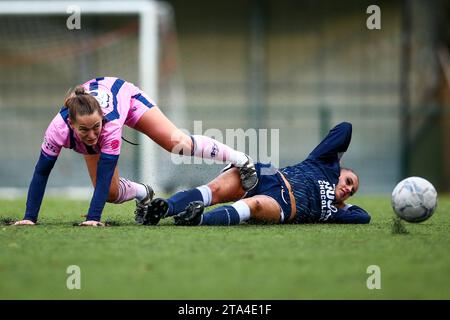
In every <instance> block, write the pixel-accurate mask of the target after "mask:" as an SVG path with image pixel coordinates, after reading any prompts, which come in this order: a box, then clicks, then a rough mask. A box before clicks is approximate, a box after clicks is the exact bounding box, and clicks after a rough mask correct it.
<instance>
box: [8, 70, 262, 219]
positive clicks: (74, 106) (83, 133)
mask: <svg viewBox="0 0 450 320" xmlns="http://www.w3.org/2000/svg"><path fill="white" fill-rule="evenodd" d="M124 125H127V126H129V127H132V128H134V129H136V130H138V131H140V132H142V133H144V134H146V135H147V136H148V137H149V138H150V139H152V140H153V141H155V142H156V143H157V144H159V145H160V146H161V147H163V148H164V149H166V150H167V151H169V152H176V153H179V154H183V155H191V156H197V157H202V158H208V159H220V160H222V161H224V162H231V163H233V164H234V165H235V166H236V167H238V168H239V170H240V177H241V181H242V186H243V188H244V189H245V190H250V189H252V188H253V187H254V186H255V185H256V183H257V181H258V177H257V174H256V170H255V167H254V164H253V162H252V160H251V159H250V158H249V157H248V156H247V155H245V154H244V153H242V152H238V151H236V150H233V149H232V148H230V147H228V146H226V145H224V144H222V143H220V142H218V141H216V140H214V139H211V138H208V137H205V136H200V135H192V136H189V135H186V134H185V133H183V132H182V131H181V130H179V129H178V128H177V127H176V126H175V125H174V124H173V123H172V122H171V121H170V120H169V119H167V118H166V117H165V116H164V114H163V113H162V112H161V110H160V109H159V108H158V107H157V106H156V105H155V103H154V102H153V101H152V100H151V99H149V98H148V97H147V95H146V94H145V93H144V92H142V91H141V90H140V89H139V88H137V87H136V86H135V85H133V84H132V83H129V82H126V81H124V80H122V79H118V78H113V77H102V78H96V79H92V80H90V81H88V82H86V83H85V84H83V85H81V86H78V87H76V88H75V90H74V91H73V92H72V93H70V94H69V96H68V97H67V98H66V100H65V102H64V106H63V107H62V109H61V110H60V112H59V113H58V114H57V115H56V116H55V118H54V119H53V120H52V122H51V123H50V125H49V126H48V128H47V130H46V132H45V136H44V142H43V143H42V147H41V154H40V157H39V160H38V162H37V164H36V168H35V171H34V174H33V178H32V180H31V183H30V187H29V190H28V197H27V204H26V212H25V216H24V218H23V220H20V221H17V222H16V223H15V225H34V224H35V223H36V221H37V217H38V214H39V209H40V206H41V203H42V199H43V196H44V192H45V188H46V185H47V180H48V177H49V175H50V172H51V170H52V168H53V166H54V164H55V162H56V160H57V157H58V155H59V153H60V151H61V149H62V148H63V147H64V148H70V149H73V150H74V151H76V152H78V153H81V154H83V155H84V158H85V161H86V165H87V168H88V171H89V175H90V178H91V180H92V184H93V186H94V188H95V189H94V194H93V196H92V199H91V203H90V207H89V211H88V213H87V218H86V221H84V222H82V223H81V225H85V226H103V223H101V222H100V220H101V214H102V211H103V208H104V206H105V202H112V203H122V202H125V201H129V200H132V199H136V211H135V214H136V221H137V222H141V221H139V219H142V217H143V216H144V215H145V213H146V210H147V206H148V204H149V203H150V201H151V200H152V198H153V190H152V188H150V187H149V186H147V185H145V184H140V183H136V182H133V181H130V180H127V179H125V178H122V177H119V172H118V169H117V161H118V158H119V154H120V147H121V142H122V141H121V136H122V128H123V126H124Z"/></svg>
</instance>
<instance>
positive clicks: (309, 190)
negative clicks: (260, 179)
mask: <svg viewBox="0 0 450 320" xmlns="http://www.w3.org/2000/svg"><path fill="white" fill-rule="evenodd" d="M351 138H352V125H351V124H350V123H348V122H342V123H340V124H338V125H337V126H335V127H334V128H333V129H331V130H330V132H329V133H328V135H327V136H326V137H325V138H324V139H323V140H322V141H321V142H320V144H319V145H318V146H317V147H316V148H315V149H314V150H313V151H312V152H311V153H310V154H309V156H308V158H306V160H304V161H302V162H300V163H298V164H296V165H293V166H288V167H285V168H282V169H280V171H281V172H282V173H283V174H284V176H285V177H286V179H287V180H288V181H289V183H290V184H291V187H292V191H293V193H294V197H295V201H296V208H297V213H296V216H295V219H294V221H295V222H296V223H317V222H334V223H367V222H369V221H370V216H369V215H368V214H367V212H366V211H365V210H363V209H362V208H360V207H357V206H346V207H345V208H343V209H338V208H336V207H335V206H334V202H335V187H336V185H337V184H338V182H339V175H340V170H341V168H340V163H339V162H340V159H341V157H342V155H343V153H344V152H345V151H347V149H348V146H349V144H350V141H351Z"/></svg>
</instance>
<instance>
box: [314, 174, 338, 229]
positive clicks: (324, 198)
mask: <svg viewBox="0 0 450 320" xmlns="http://www.w3.org/2000/svg"><path fill="white" fill-rule="evenodd" d="M317 183H318V184H319V190H320V208H321V214H320V221H326V220H328V218H330V216H331V215H332V214H333V213H336V212H337V208H336V207H335V206H334V205H333V202H334V200H335V198H336V195H335V193H334V189H335V187H336V186H335V185H334V184H333V185H331V184H330V183H329V182H328V181H325V180H318V181H317Z"/></svg>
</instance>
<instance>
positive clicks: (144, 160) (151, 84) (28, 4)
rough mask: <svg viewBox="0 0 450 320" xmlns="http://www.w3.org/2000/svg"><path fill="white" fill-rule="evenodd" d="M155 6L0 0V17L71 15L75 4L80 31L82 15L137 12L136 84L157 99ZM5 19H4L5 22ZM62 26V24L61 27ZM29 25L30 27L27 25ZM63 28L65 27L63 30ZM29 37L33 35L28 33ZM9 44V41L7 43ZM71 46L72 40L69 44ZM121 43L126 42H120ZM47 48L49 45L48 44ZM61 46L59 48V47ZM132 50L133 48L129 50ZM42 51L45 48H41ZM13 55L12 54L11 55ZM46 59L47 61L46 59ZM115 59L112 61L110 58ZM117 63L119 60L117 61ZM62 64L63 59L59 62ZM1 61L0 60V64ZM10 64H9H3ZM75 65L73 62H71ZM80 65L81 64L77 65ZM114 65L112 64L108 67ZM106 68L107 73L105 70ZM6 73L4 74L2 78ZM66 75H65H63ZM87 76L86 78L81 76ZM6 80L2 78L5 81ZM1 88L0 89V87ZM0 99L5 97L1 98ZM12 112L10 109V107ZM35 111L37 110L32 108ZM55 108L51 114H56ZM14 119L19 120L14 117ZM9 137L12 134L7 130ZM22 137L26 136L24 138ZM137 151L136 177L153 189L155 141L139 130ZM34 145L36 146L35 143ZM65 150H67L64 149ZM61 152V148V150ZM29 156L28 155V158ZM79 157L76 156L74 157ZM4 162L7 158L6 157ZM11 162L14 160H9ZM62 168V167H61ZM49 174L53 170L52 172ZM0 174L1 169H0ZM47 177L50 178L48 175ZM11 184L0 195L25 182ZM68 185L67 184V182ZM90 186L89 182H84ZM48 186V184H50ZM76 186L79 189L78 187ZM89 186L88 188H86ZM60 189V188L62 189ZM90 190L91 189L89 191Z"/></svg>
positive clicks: (139, 1)
mask: <svg viewBox="0 0 450 320" xmlns="http://www.w3.org/2000/svg"><path fill="white" fill-rule="evenodd" d="M158 6H159V4H158V3H157V2H156V1H152V0H135V1H126V2H122V1H60V0H56V1H0V19H2V17H22V16H23V17H30V16H34V17H39V16H42V17H48V16H55V17H56V16H66V17H67V18H69V16H70V15H71V11H70V8H74V7H76V8H79V13H80V20H81V30H74V31H73V32H78V33H81V32H83V17H85V16H93V15H94V16H95V15H100V16H103V17H104V16H107V15H110V16H116V15H120V16H123V15H130V16H137V20H138V23H139V26H138V30H137V34H138V35H137V37H138V40H137V42H138V49H137V50H136V51H137V56H138V57H137V60H138V62H137V64H138V76H137V75H136V77H137V81H138V85H139V87H140V88H141V89H142V90H143V91H144V92H146V93H147V94H148V95H149V96H150V97H151V98H152V99H153V100H155V101H158V59H159V57H158V54H159V50H158ZM6 23H7V22H6ZM65 28H66V27H65ZM11 29H14V26H11ZM31 29H32V28H31ZM66 31H67V30H66ZM58 37H60V38H61V37H63V36H61V35H60V34H58ZM30 38H33V37H32V36H30ZM11 46H12V45H11ZM72 46H73V44H72ZM123 46H124V47H125V46H126V44H124V45H123ZM50 49H51V48H50ZM61 50H62V49H61ZM133 52H134V51H133ZM44 53H45V52H44ZM0 54H1V51H0ZM11 56H13V54H12V55H11ZM92 60H94V61H95V58H91V60H90V61H92ZM49 63H50V62H49ZM114 63H115V62H114ZM119 63H120V61H119ZM61 64H63V62H61ZM45 66H46V65H45V64H44V66H42V67H41V69H44V68H45ZM1 67H2V65H1V64H0V68H1ZM7 67H9V68H11V67H10V66H7ZM74 68H75V69H76V68H77V66H76V65H75V67H74ZM80 68H81V67H80ZM98 69H100V70H102V71H104V72H105V74H99V75H98V76H108V75H109V76H114V75H115V74H113V72H114V70H112V71H111V72H109V69H108V68H97V69H95V70H98ZM111 69H114V68H111ZM10 72H11V73H14V70H12V71H11V70H10ZM108 72H109V74H108ZM25 73H26V74H28V73H30V74H31V75H32V74H33V72H30V71H27V72H25ZM6 77H7V76H5V78H6ZM67 78H68V76H67ZM84 80H88V79H84ZM5 82H6V80H5V81H4V82H3V83H5ZM76 84H77V83H73V84H72V86H75V85H76ZM11 85H13V84H11ZM2 91H3V90H2ZM24 94H25V93H24ZM64 94H65V92H60V96H59V97H58V99H59V100H62V99H63V96H64ZM3 100H4V101H5V100H7V101H9V100H8V99H3ZM1 103H2V95H1V93H0V108H1V107H2V105H1ZM5 104H7V105H8V107H9V108H14V107H15V106H14V103H9V102H8V103H4V105H5ZM12 112H14V111H12ZM36 112H37V111H36ZM56 112H57V111H56V109H55V114H56ZM50 120H51V118H49V119H48V122H50ZM17 121H18V123H19V122H20V121H22V120H17ZM43 134H44V132H43V131H42V133H41V136H42V137H43ZM11 135H12V137H10V138H11V139H13V138H14V137H13V134H11ZM24 139H26V138H24ZM138 139H139V140H138V141H139V144H140V146H139V152H138V155H137V161H136V162H137V166H138V171H137V179H138V180H139V181H142V182H146V183H150V184H151V185H152V186H154V187H155V189H156V190H158V189H159V186H158V185H157V183H158V180H157V179H156V177H157V153H158V152H160V151H159V150H157V146H156V144H155V143H154V142H153V141H151V140H150V139H148V137H146V136H144V135H143V134H139V138H138ZM36 147H37V148H38V147H39V146H36ZM33 151H35V150H33ZM65 152H67V151H65ZM63 153H64V151H63ZM28 160H30V159H28ZM77 161H79V160H77ZM8 162H11V161H10V160H8ZM11 165H14V164H11ZM29 165H30V166H31V167H32V168H34V163H33V164H31V163H28V162H27V164H26V166H29ZM7 170H8V168H5V171H7ZM61 171H62V170H61ZM52 176H53V174H52ZM0 177H1V172H0ZM22 180H23V179H22ZM30 180H31V175H30V176H29V180H28V181H27V182H26V184H28V183H29V181H30ZM50 180H51V178H50ZM13 187H15V188H11V187H10V186H9V185H1V184H0V196H2V192H1V191H2V190H1V189H3V195H5V192H6V194H8V193H9V194H14V195H17V194H18V192H17V190H18V189H21V190H22V194H24V192H23V191H24V188H26V187H27V186H26V185H25V184H24V183H21V184H20V185H19V184H18V185H16V186H13ZM69 187H70V186H69ZM86 187H90V186H86ZM13 189H15V190H16V192H13V191H12V190H13ZM50 189H52V188H50ZM79 189H83V188H82V187H80V188H79ZM88 189H89V190H90V188H88ZM61 191H62V188H61V187H60V186H57V187H54V188H53V192H54V193H55V194H60V193H61ZM73 191H74V188H73V187H71V188H70V191H68V190H66V191H65V193H70V192H73ZM85 191H86V190H84V192H81V194H84V195H87V193H86V192H85ZM63 193H64V192H63ZM50 194H52V191H50ZM89 194H91V192H89Z"/></svg>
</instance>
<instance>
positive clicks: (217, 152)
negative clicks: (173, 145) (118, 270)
mask: <svg viewBox="0 0 450 320" xmlns="http://www.w3.org/2000/svg"><path fill="white" fill-rule="evenodd" d="M192 139H193V141H194V152H193V155H194V156H196V157H200V158H206V159H213V160H219V161H223V162H231V163H232V164H234V165H236V166H238V167H241V166H242V165H244V163H245V162H246V161H247V157H246V156H245V154H244V153H243V152H240V151H236V150H234V149H232V148H230V147H229V146H227V145H225V144H223V143H220V142H219V141H217V140H214V139H212V138H209V137H205V136H199V135H193V136H192Z"/></svg>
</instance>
